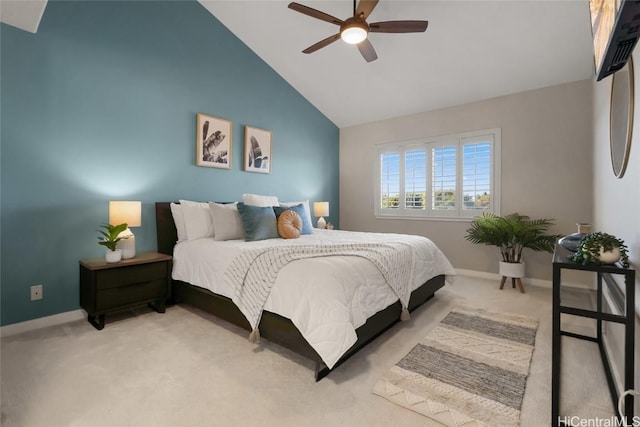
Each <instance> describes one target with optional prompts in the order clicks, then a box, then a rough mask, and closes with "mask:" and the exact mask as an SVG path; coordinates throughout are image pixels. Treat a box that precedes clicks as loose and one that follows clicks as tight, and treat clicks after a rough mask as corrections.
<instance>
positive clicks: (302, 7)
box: [289, 2, 344, 25]
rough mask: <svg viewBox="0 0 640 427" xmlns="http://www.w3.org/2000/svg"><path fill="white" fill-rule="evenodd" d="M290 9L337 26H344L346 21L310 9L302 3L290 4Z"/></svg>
mask: <svg viewBox="0 0 640 427" xmlns="http://www.w3.org/2000/svg"><path fill="white" fill-rule="evenodd" d="M289 9H292V10H295V11H296V12H300V13H304V14H305V15H308V16H310V17H312V18H316V19H320V20H321V21H326V22H329V23H331V24H335V25H342V24H344V21H343V20H342V19H338V18H336V17H335V16H331V15H328V14H326V13H324V12H320V11H319V10H316V9H313V8H310V7H308V6H305V5H302V4H300V3H295V2H292V3H289Z"/></svg>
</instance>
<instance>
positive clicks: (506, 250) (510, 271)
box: [465, 213, 561, 292]
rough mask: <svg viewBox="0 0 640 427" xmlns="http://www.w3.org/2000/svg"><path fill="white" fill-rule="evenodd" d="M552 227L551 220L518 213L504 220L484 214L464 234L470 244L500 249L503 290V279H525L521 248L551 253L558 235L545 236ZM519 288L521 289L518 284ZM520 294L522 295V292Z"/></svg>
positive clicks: (504, 217) (502, 217) (493, 215)
mask: <svg viewBox="0 0 640 427" xmlns="http://www.w3.org/2000/svg"><path fill="white" fill-rule="evenodd" d="M552 226H553V220H551V219H547V218H543V219H531V218H529V217H528V216H526V215H520V214H518V213H512V214H509V215H506V216H499V215H495V214H491V213H484V214H483V215H482V216H481V217H479V218H476V219H474V220H473V221H472V222H471V227H470V228H469V229H468V230H467V235H466V236H465V238H466V239H467V240H468V241H470V242H471V243H477V244H482V245H489V246H497V247H498V248H500V253H501V254H502V261H500V275H501V276H502V277H503V280H502V284H501V289H502V285H504V281H505V278H506V277H511V278H513V279H520V278H522V277H524V262H523V261H522V250H523V249H524V248H529V249H531V250H532V251H536V252H540V251H544V252H553V249H554V247H555V244H556V241H557V240H558V238H559V237H561V235H556V234H546V233H547V231H548V230H549V228H551V227H552ZM518 284H519V286H521V285H520V282H518ZM520 290H521V291H522V292H524V290H523V289H522V288H521V289H520Z"/></svg>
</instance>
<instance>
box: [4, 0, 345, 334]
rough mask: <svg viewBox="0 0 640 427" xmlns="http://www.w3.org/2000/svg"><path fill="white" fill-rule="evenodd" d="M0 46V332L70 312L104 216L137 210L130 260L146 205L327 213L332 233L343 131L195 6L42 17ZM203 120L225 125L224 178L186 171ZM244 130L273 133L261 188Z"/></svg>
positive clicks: (142, 4)
mask: <svg viewBox="0 0 640 427" xmlns="http://www.w3.org/2000/svg"><path fill="white" fill-rule="evenodd" d="M0 43H1V44H0V54H1V64H0V66H1V69H0V71H1V77H2V79H1V86H0V90H1V97H0V98H1V101H0V102H1V104H0V108H1V110H0V112H1V121H2V122H1V125H2V126H1V134H0V137H1V144H2V145H1V166H2V167H1V193H0V197H1V207H0V209H1V215H2V217H1V242H0V244H1V267H2V270H1V280H2V282H1V284H0V286H1V289H0V291H1V294H0V297H1V313H0V317H1V324H2V325H7V324H12V323H16V322H20V321H25V320H30V319H34V318H38V317H42V316H47V315H52V314H56V313H61V312H66V311H69V310H74V309H78V308H79V303H78V260H79V259H82V258H94V257H101V256H103V254H104V251H103V248H102V247H100V246H98V244H97V236H98V234H97V231H96V230H97V229H98V227H99V225H100V224H102V223H105V222H107V220H108V201H109V200H141V201H142V206H143V214H142V227H139V228H135V229H133V232H134V233H135V234H136V241H137V250H138V251H152V250H155V248H156V237H155V217H154V203H155V202H156V201H171V200H177V199H180V198H186V199H193V200H218V201H231V200H239V199H241V196H242V194H243V193H245V192H253V193H258V194H270V195H277V196H279V197H280V200H299V199H307V198H308V199H310V200H311V201H318V200H328V201H329V202H330V203H331V212H332V215H331V217H330V218H329V220H330V221H333V222H335V223H337V222H338V220H339V218H338V217H337V212H338V141H339V134H338V128H337V127H336V126H335V125H334V124H333V123H332V122H331V121H329V120H328V119H327V118H326V117H325V116H324V115H322V114H321V113H320V112H319V111H318V110H317V109H316V108H315V107H314V106H313V105H311V104H310V103H309V102H308V101H306V100H305V99H304V98H303V97H302V96H301V95H300V94H299V93H298V92H297V91H296V90H295V89H293V88H292V87H291V86H290V85H289V84H288V83H287V82H285V81H284V80H283V79H282V78H281V77H280V76H279V75H278V74H277V73H276V72H274V71H273V70H272V69H271V68H270V67H269V66H268V65H267V64H266V63H265V62H263V61H262V60H261V59H260V58H259V57H258V56H257V55H255V54H254V53H253V52H252V51H251V50H250V49H249V48H248V47H247V46H245V45H244V44H243V43H242V42H241V41H240V40H239V39H238V38H236V37H235V36H234V35H233V34H232V33H230V32H229V31H228V30H227V29H226V28H225V27H224V26H223V25H222V24H221V23H220V22H219V21H218V20H216V19H215V18H214V17H213V16H212V15H211V14H210V13H209V12H208V11H206V10H205V9H204V8H203V7H202V6H201V5H200V4H199V3H197V2H195V1H175V2H171V1H133V2H115V1H91V2H81V1H69V2H67V1H49V3H48V5H47V8H46V10H45V13H44V17H43V19H42V22H41V24H40V28H39V30H38V33H37V34H31V33H27V32H24V31H21V30H18V29H16V28H14V27H11V26H8V25H5V24H1V26H0ZM301 60H302V58H301ZM197 113H205V114H209V115H213V116H216V117H220V118H224V119H227V120H231V121H232V122H233V156H232V169H231V170H222V169H213V168H205V167H198V166H196V165H195V156H196V154H195V153H196V145H195V140H196V114H197ZM245 125H249V126H255V127H259V128H263V129H269V130H271V131H272V132H273V162H272V173H271V174H269V175H266V174H257V173H249V172H243V171H242V157H243V152H244V149H243V148H244V147H243V143H244V141H243V136H244V126H245ZM34 284H43V285H44V292H43V295H44V299H43V300H41V301H35V302H31V301H30V298H29V289H30V286H31V285H34Z"/></svg>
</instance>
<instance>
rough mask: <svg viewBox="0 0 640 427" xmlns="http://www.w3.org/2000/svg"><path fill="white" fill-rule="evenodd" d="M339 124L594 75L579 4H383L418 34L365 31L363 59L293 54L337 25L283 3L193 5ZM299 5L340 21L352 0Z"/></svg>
mask: <svg viewBox="0 0 640 427" xmlns="http://www.w3.org/2000/svg"><path fill="white" fill-rule="evenodd" d="M199 2H200V3H201V4H202V5H203V6H204V7H205V8H206V9H207V10H208V11H209V12H211V13H212V14H213V15H214V16H215V17H216V18H217V19H218V20H220V22H222V23H223V24H224V25H225V26H226V27H227V28H228V29H229V30H231V31H232V32H233V33H234V34H235V35H236V36H237V37H238V38H239V39H241V40H242V41H243V42H244V43H245V44H246V45H247V46H249V48H251V49H252V50H253V51H254V52H255V53H256V54H257V55H258V56H260V57H261V58H262V59H263V60H264V61H265V62H267V63H268V64H269V65H270V66H271V67H272V68H273V69H274V70H275V71H276V72H277V73H278V74H280V75H281V76H282V77H283V78H284V79H285V80H287V81H288V82H289V83H290V84H291V85H292V86H293V87H295V88H296V89H297V90H298V91H299V92H300V93H301V94H302V95H303V96H304V97H305V98H306V99H308V100H309V101H310V102H311V103H312V104H314V105H315V106H316V108H318V109H319V110H320V111H321V112H322V113H324V114H325V115H326V116H327V117H328V118H329V119H330V120H332V121H333V122H334V123H335V124H336V125H338V126H339V127H346V126H351V125H355V124H360V123H366V122H372V121H376V120H381V119H385V118H390V117H397V116H403V115H409V114H415V113H419V112H424V111H429V110H434V109H438V108H443V107H447V106H453V105H459V104H465V103H469V102H473V101H478V100H482V99H487V98H492V97H496V96H501V95H506V94H510V93H516V92H522V91H526V90H530V89H536V88H540V87H546V86H552V85H556V84H561V83H566V82H571V81H576V80H583V79H588V78H590V77H591V76H593V73H594V70H593V53H592V44H591V27H590V20H589V3H588V2H587V1H585V0H553V1H544V0H530V1H505V0H487V1H483V0H471V1H461V0H460V1H457V0H444V1H436V0H434V1H431V0H420V1H406V0H381V1H380V2H379V3H378V5H377V6H376V8H375V9H374V11H373V13H372V14H371V16H370V17H369V19H368V21H369V22H377V21H389V20H405V19H408V20H427V21H429V27H428V29H427V31H426V32H425V33H416V34H380V33H370V34H369V40H370V41H371V43H372V44H373V46H374V47H375V49H376V51H377V54H378V59H377V60H376V61H373V62H371V63H367V62H366V61H365V60H364V59H363V58H362V56H361V55H360V53H359V52H358V50H357V48H356V47H355V46H350V45H347V44H345V43H344V42H342V41H341V40H339V41H337V42H335V43H333V44H331V45H329V46H327V47H325V48H323V49H321V50H319V51H317V52H315V53H313V54H309V55H307V54H303V53H301V51H302V50H303V49H305V48H307V47H309V46H310V45H312V44H314V43H316V42H317V41H320V40H322V39H324V38H326V37H328V36H330V35H332V34H335V33H337V32H338V29H339V28H338V27H337V26H335V25H332V24H330V23H328V22H323V21H319V20H317V19H313V18H310V17H308V16H305V15H302V14H300V13H297V12H294V11H292V10H291V9H288V8H287V5H288V3H289V1H282V0H253V1H251V0H243V1H237V0H235V1H222V0H199ZM299 2H300V3H302V4H304V5H306V6H310V7H312V8H314V9H318V10H321V11H323V12H325V13H328V14H330V15H333V16H335V17H337V18H340V19H345V18H347V17H349V16H351V15H352V13H353V2H352V1H350V0H331V1H303V0H300V1H299ZM46 3H47V2H46V0H30V1H24V0H19V1H15V0H2V1H0V19H1V20H2V22H5V23H8V24H10V25H14V26H17V27H19V28H22V29H25V30H27V31H31V32H36V31H37V28H38V24H39V22H40V19H41V17H42V13H43V12H44V9H45V7H46Z"/></svg>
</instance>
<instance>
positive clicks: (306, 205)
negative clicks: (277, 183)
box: [280, 199, 313, 227]
mask: <svg viewBox="0 0 640 427" xmlns="http://www.w3.org/2000/svg"><path fill="white" fill-rule="evenodd" d="M300 204H301V205H302V206H303V207H304V213H306V214H307V219H308V220H309V224H311V226H312V227H313V221H311V210H309V200H308V199H307V200H303V201H301V202H282V203H280V206H282V207H283V208H290V207H291V206H295V205H300Z"/></svg>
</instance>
